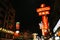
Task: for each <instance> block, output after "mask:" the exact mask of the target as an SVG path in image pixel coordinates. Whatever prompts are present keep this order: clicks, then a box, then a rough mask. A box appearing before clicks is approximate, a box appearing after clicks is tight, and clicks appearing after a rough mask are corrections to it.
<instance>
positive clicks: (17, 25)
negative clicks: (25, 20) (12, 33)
mask: <svg viewBox="0 0 60 40" xmlns="http://www.w3.org/2000/svg"><path fill="white" fill-rule="evenodd" d="M19 28H20V22H16V29H17V30H19Z"/></svg>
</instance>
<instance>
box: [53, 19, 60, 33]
mask: <svg viewBox="0 0 60 40" xmlns="http://www.w3.org/2000/svg"><path fill="white" fill-rule="evenodd" d="M59 27H60V19H59V21H58V22H57V24H56V26H55V27H54V29H53V32H55V31H56V30H57V29H58V28H59Z"/></svg>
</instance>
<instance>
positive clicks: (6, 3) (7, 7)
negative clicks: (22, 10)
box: [0, 0, 15, 38]
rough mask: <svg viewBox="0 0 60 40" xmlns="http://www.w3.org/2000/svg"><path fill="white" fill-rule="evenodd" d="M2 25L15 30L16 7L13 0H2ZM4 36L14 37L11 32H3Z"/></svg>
mask: <svg viewBox="0 0 60 40" xmlns="http://www.w3.org/2000/svg"><path fill="white" fill-rule="evenodd" d="M0 4H1V6H0V27H2V28H5V29H8V30H11V31H14V30H15V29H14V28H15V9H14V8H13V6H12V3H11V0H0ZM0 36H1V37H3V38H12V37H10V36H11V35H10V34H7V33H4V32H1V34H0Z"/></svg>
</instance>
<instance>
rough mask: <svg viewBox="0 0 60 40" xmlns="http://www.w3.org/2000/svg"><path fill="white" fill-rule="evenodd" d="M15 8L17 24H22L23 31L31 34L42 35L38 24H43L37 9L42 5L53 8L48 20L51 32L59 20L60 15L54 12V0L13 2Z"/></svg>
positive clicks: (15, 0)
mask: <svg viewBox="0 0 60 40" xmlns="http://www.w3.org/2000/svg"><path fill="white" fill-rule="evenodd" d="M12 3H13V7H14V8H15V10H16V22H17V21H19V22H20V23H21V28H20V29H21V30H23V29H25V30H30V31H31V32H38V33H39V34H41V30H40V29H39V25H38V23H40V22H41V16H40V17H39V16H38V13H37V12H36V8H39V7H40V4H42V3H45V4H46V5H48V6H50V7H51V10H50V15H48V20H49V24H50V28H51V30H52V29H53V28H54V26H55V24H56V23H57V21H58V19H59V17H60V16H59V14H57V13H56V12H55V11H54V0H50V1H49V0H43V1H42V0H13V1H12Z"/></svg>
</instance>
